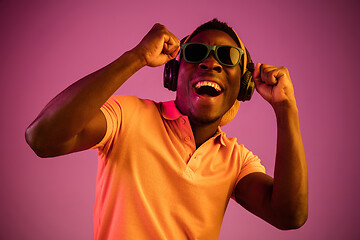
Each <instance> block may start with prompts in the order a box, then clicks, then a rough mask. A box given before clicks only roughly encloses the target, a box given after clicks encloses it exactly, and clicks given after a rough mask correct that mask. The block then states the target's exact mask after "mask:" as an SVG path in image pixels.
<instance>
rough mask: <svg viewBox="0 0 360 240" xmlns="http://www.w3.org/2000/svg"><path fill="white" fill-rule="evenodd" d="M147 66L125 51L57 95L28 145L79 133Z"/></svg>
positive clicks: (32, 127) (35, 126)
mask: <svg viewBox="0 0 360 240" xmlns="http://www.w3.org/2000/svg"><path fill="white" fill-rule="evenodd" d="M143 65H144V63H143V62H142V61H141V59H140V58H139V57H137V55H136V54H134V53H133V52H131V51H130V52H126V53H125V54H123V55H122V56H121V57H120V58H118V59H117V60H115V61H114V62H112V63H110V64H109V65H107V66H105V67H104V68H102V69H100V70H98V71H96V72H94V73H92V74H90V75H88V76H86V77H84V78H82V79H80V80H79V81H77V82H75V83H74V84H72V85H71V86H69V87H68V88H67V89H65V90H64V91H62V92H61V93H60V94H58V95H57V96H56V97H55V98H54V99H53V100H51V101H50V102H49V103H48V104H47V106H46V107H45V108H44V109H43V110H42V111H41V113H40V114H39V116H38V117H37V118H36V119H35V121H34V122H33V123H32V124H31V125H30V126H29V128H28V129H27V132H26V135H27V139H28V142H29V141H30V142H33V144H37V145H39V144H41V142H43V143H48V142H52V143H53V144H57V143H60V142H64V141H67V140H69V139H71V138H72V137H74V136H75V135H76V134H78V133H79V132H80V131H81V130H82V129H83V128H84V127H85V126H86V124H87V123H88V122H89V121H90V120H91V119H92V118H93V116H94V115H95V114H96V112H97V111H99V108H100V107H101V106H102V105H103V104H104V103H105V102H106V100H107V99H108V98H109V97H110V96H111V95H112V94H113V93H114V92H115V91H116V90H117V89H118V88H119V87H120V86H121V85H122V84H123V83H124V82H125V81H126V80H127V79H128V78H129V77H130V76H131V75H133V74H134V73H135V72H136V71H137V70H139V69H140V68H141V67H142V66H143Z"/></svg>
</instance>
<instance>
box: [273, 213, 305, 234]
mask: <svg viewBox="0 0 360 240" xmlns="http://www.w3.org/2000/svg"><path fill="white" fill-rule="evenodd" d="M307 219H308V213H307V211H306V212H304V213H301V214H296V215H293V216H291V217H288V218H286V219H284V220H285V221H284V220H283V221H282V223H281V224H279V225H277V226H275V227H277V228H278V229H280V230H295V229H299V228H300V227H302V226H303V225H304V224H305V223H306V221H307Z"/></svg>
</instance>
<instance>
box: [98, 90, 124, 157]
mask: <svg viewBox="0 0 360 240" xmlns="http://www.w3.org/2000/svg"><path fill="white" fill-rule="evenodd" d="M120 100H121V99H120V98H119V96H113V97H111V98H110V99H109V100H108V101H106V103H105V104H104V105H103V106H102V107H101V108H100V110H101V112H102V113H103V114H104V116H105V119H106V133H105V136H104V137H103V139H102V140H101V141H100V142H99V143H98V144H96V145H95V146H94V147H92V149H98V150H99V151H102V152H107V151H108V150H109V148H110V146H111V144H112V142H113V141H114V139H115V138H116V137H117V135H118V134H119V132H120V129H121V116H122V112H121V104H120Z"/></svg>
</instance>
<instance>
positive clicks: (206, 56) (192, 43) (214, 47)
mask: <svg viewBox="0 0 360 240" xmlns="http://www.w3.org/2000/svg"><path fill="white" fill-rule="evenodd" d="M189 45H202V46H205V47H206V48H207V53H206V55H205V57H203V58H202V59H201V60H199V61H190V60H189V59H187V57H186V54H185V48H186V47H187V46H189ZM221 47H231V48H235V49H236V50H238V51H239V59H238V61H237V62H236V63H235V64H226V63H223V62H222V61H221V60H220V59H219V57H218V54H217V50H218V49H219V48H221ZM181 50H182V53H183V57H184V59H185V61H186V62H188V63H201V62H202V61H204V60H205V59H207V58H208V57H209V54H210V52H211V51H214V57H215V59H216V60H217V61H218V62H219V63H220V64H221V65H223V66H227V67H235V66H236V65H238V64H239V63H240V60H241V58H242V56H243V55H244V50H242V49H241V48H239V47H235V46H231V45H208V44H205V43H200V42H189V43H184V44H182V45H181Z"/></svg>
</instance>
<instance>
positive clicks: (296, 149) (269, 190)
mask: <svg viewBox="0 0 360 240" xmlns="http://www.w3.org/2000/svg"><path fill="white" fill-rule="evenodd" d="M253 77H254V80H255V84H256V90H257V91H258V92H259V94H260V95H261V96H262V97H263V98H264V99H265V100H266V101H268V102H269V103H270V104H271V106H272V107H273V109H274V111H275V114H276V119H277V149H276V159H275V172H274V178H271V177H270V176H268V175H265V174H262V173H253V174H249V175H247V176H245V177H244V178H243V179H242V180H240V182H239V183H238V184H237V186H236V193H235V194H236V199H237V201H238V202H239V203H240V204H241V205H242V206H244V207H245V208H246V209H248V210H249V211H250V212H252V213H254V214H255V215H257V216H259V217H261V218H263V219H264V220H266V221H267V222H269V223H270V224H272V225H274V226H276V227H277V228H280V229H294V228H299V227H301V226H302V225H303V224H304V223H305V222H306V219H307V215H308V173H307V166H306V158H305V151H304V147H303V143H302V138H301V134H300V126H299V115H298V109H297V106H296V101H295V96H294V89H293V85H292V83H291V79H290V76H289V72H288V70H287V69H286V68H285V67H275V66H271V65H265V64H262V65H261V64H257V66H256V69H255V72H254V75H253Z"/></svg>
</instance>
